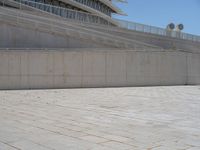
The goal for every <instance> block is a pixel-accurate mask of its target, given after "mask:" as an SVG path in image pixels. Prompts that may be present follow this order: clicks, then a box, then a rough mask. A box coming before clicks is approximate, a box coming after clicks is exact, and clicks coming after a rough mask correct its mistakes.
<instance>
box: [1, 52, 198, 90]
mask: <svg viewBox="0 0 200 150" xmlns="http://www.w3.org/2000/svg"><path fill="white" fill-rule="evenodd" d="M184 84H200V54H192V53H184V52H176V51H131V50H87V49H80V50H78V49H76V50H75V49H73V50H69V49H68V50H17V51H16V50H1V51H0V89H26V88H68V87H110V86H111V87H112V86H142V85H148V86H150V85H184Z"/></svg>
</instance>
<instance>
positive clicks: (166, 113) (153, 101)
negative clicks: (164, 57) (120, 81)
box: [0, 86, 200, 150]
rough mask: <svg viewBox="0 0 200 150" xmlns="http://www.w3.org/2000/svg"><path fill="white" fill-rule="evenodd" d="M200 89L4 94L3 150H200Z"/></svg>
mask: <svg viewBox="0 0 200 150" xmlns="http://www.w3.org/2000/svg"><path fill="white" fill-rule="evenodd" d="M199 108H200V87H199V86H185V87H184V86H175V87H136V88H107V89H66V90H64V89H62V90H32V91H31V90H27V91H23V90H20V91H0V149H1V150H199V149H200V109H199Z"/></svg>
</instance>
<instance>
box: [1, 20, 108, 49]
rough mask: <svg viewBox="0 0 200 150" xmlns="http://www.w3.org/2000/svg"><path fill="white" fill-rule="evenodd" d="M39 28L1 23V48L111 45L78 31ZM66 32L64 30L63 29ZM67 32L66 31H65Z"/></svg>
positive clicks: (98, 46)
mask: <svg viewBox="0 0 200 150" xmlns="http://www.w3.org/2000/svg"><path fill="white" fill-rule="evenodd" d="M46 30H47V31H48V32H47V31H46V32H44V31H43V32H41V31H40V30H37V29H28V28H27V29H26V28H25V27H19V26H14V25H8V24H7V23H5V24H4V23H2V22H1V23H0V31H1V34H0V48H5V47H6V48H27V47H28V48H77V47H78V48H87V47H90V48H103V47H111V46H109V45H106V44H103V43H101V42H100V41H99V42H98V41H97V42H94V41H91V40H88V39H87V38H85V39H84V38H81V35H80V34H78V33H73V36H72V34H71V35H70V33H69V34H68V35H64V36H63V35H59V34H54V33H52V32H50V29H49V28H48V27H47V29H46ZM63 32H64V31H63ZM64 33H65V32H64ZM64 33H63V34H64Z"/></svg>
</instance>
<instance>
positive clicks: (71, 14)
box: [14, 0, 111, 25]
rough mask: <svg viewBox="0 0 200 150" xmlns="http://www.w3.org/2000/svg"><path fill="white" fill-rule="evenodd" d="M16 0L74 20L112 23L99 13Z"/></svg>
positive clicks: (104, 23) (103, 23)
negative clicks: (93, 13)
mask: <svg viewBox="0 0 200 150" xmlns="http://www.w3.org/2000/svg"><path fill="white" fill-rule="evenodd" d="M14 1H16V2H19V3H20V4H24V5H28V6H31V7H34V8H37V9H40V10H42V11H46V12H49V13H52V14H55V15H58V16H61V17H64V18H67V19H72V20H76V21H81V22H86V23H92V24H102V25H111V23H110V22H108V21H107V20H105V19H103V18H101V17H99V16H97V15H92V14H89V13H85V12H81V11H76V10H72V9H68V8H64V7H58V6H53V5H49V4H44V3H38V2H34V1H29V0H14Z"/></svg>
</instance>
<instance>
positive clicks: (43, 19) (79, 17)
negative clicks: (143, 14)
mask: <svg viewBox="0 0 200 150" xmlns="http://www.w3.org/2000/svg"><path fill="white" fill-rule="evenodd" d="M0 1H1V2H2V4H3V5H4V6H5V5H7V6H12V7H14V8H18V9H20V11H18V13H21V15H20V17H21V18H23V19H31V20H34V19H35V20H36V21H40V23H46V24H49V23H51V26H52V25H56V26H59V27H60V28H64V29H69V28H70V29H73V30H74V32H78V34H83V33H84V34H87V35H90V36H89V37H90V38H89V39H88V40H92V39H93V40H94V39H95V38H94V37H96V38H97V39H98V38H100V39H101V40H98V41H101V42H102V41H103V44H106V45H107V44H108V45H114V47H123V48H124V47H125V48H147V47H148V48H149V47H150V48H161V49H178V50H193V51H199V48H200V42H199V39H198V36H194V37H193V36H192V35H189V34H188V35H185V34H184V33H183V34H182V33H181V34H179V37H176V36H177V35H178V34H177V33H171V36H172V37H170V36H166V34H167V33H166V32H167V31H165V30H161V29H160V30H156V29H155V28H152V29H150V30H147V27H145V26H142V25H139V24H138V25H137V24H135V26H136V25H137V26H136V27H135V28H134V29H135V30H130V29H128V28H127V29H126V28H122V27H116V26H111V25H110V24H108V23H106V22H104V21H102V20H101V18H100V17H98V16H94V15H91V14H87V13H83V14H81V12H76V11H72V10H68V9H64V8H60V7H55V6H51V5H46V4H42V3H35V2H31V1H27V0H6V1H5V0H0ZM3 10H4V16H5V11H8V12H9V13H7V15H9V14H10V15H11V16H16V15H15V12H16V10H11V9H9V10H8V9H6V8H4V9H2V12H1V13H3ZM30 10H31V11H30ZM13 13H14V15H13ZM22 14H23V15H22ZM39 16H40V17H39ZM17 17H18V18H19V16H17ZM47 17H48V18H50V19H47ZM18 20H19V19H18ZM119 23H120V21H119ZM119 26H120V24H119ZM129 27H130V25H129ZM158 29H159V28H158ZM142 31H143V32H142ZM158 33H159V34H158ZM91 35H92V36H91ZM82 37H87V36H85V35H83V36H82ZM187 37H188V38H187ZM111 43H112V44H111Z"/></svg>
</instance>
